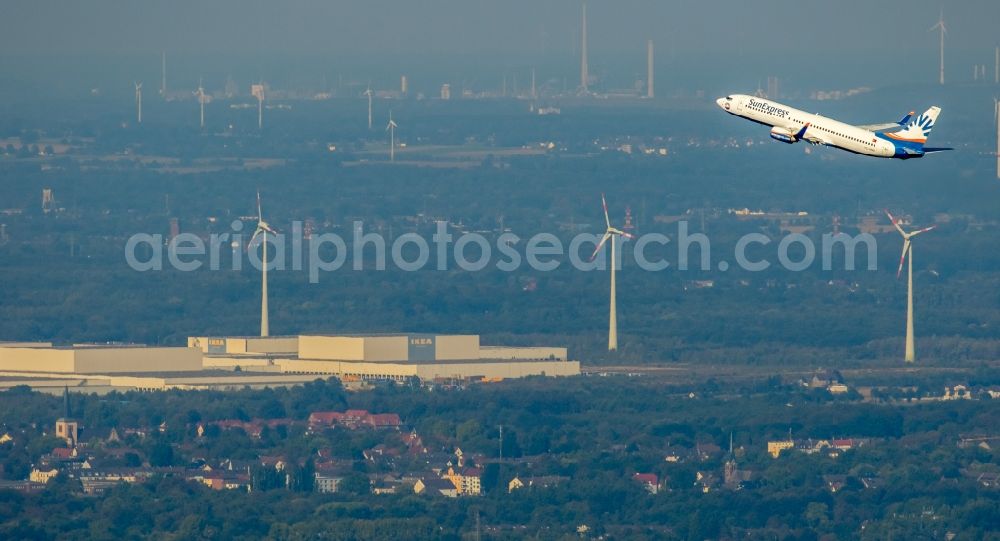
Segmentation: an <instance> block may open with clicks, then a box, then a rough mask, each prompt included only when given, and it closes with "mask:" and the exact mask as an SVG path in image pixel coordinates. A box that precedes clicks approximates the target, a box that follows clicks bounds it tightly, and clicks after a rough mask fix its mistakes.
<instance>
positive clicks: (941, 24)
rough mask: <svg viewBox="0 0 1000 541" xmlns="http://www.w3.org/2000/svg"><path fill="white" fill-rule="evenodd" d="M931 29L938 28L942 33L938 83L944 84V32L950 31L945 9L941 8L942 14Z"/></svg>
mask: <svg viewBox="0 0 1000 541" xmlns="http://www.w3.org/2000/svg"><path fill="white" fill-rule="evenodd" d="M931 30H938V31H940V33H941V64H940V68H939V71H938V83H940V84H942V85H943V84H944V34H945V32H947V31H948V29H947V28H945V25H944V10H943V9H942V10H941V16H940V17H939V18H938V22H937V24H935V25H934V26H932V27H931Z"/></svg>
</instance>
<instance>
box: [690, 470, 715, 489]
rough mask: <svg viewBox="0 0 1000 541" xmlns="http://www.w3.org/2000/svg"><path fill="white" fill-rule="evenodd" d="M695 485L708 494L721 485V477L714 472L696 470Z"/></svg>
mask: <svg viewBox="0 0 1000 541" xmlns="http://www.w3.org/2000/svg"><path fill="white" fill-rule="evenodd" d="M694 485H695V486H696V487H699V488H700V489H701V491H702V492H704V493H706V494H707V493H709V492H711V491H712V490H714V489H716V488H718V487H719V478H718V477H716V476H715V474H714V473H712V472H701V471H700V472H696V473H695V474H694Z"/></svg>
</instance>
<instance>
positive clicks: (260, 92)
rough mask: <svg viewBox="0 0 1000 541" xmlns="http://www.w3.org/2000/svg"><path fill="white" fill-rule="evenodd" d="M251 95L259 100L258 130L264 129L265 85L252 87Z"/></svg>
mask: <svg viewBox="0 0 1000 541" xmlns="http://www.w3.org/2000/svg"><path fill="white" fill-rule="evenodd" d="M250 93H251V94H253V96H254V97H255V98H257V129H258V130H263V129H264V84H263V83H260V84H256V85H250Z"/></svg>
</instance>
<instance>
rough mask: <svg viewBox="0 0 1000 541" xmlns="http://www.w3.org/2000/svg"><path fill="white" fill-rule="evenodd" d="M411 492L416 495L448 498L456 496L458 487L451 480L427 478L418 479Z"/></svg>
mask: <svg viewBox="0 0 1000 541" xmlns="http://www.w3.org/2000/svg"><path fill="white" fill-rule="evenodd" d="M413 492H414V493H416V494H430V495H438V494H440V495H442V496H445V497H448V498H455V497H457V496H458V487H456V486H455V483H453V482H452V481H451V479H447V478H440V477H429V478H425V479H418V480H417V482H416V483H415V484H414V485H413Z"/></svg>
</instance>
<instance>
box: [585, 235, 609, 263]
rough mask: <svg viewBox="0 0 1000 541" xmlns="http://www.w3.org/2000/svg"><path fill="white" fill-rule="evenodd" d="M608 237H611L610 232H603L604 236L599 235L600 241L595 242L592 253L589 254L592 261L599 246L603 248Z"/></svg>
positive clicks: (598, 250)
mask: <svg viewBox="0 0 1000 541" xmlns="http://www.w3.org/2000/svg"><path fill="white" fill-rule="evenodd" d="M609 238H611V233H605V234H604V236H603V237H601V242H598V243H597V246H596V247H595V248H594V253H592V254H590V260H591V261H593V260H594V258H595V257H597V252H600V251H601V248H604V243H605V242H608V239H609Z"/></svg>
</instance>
